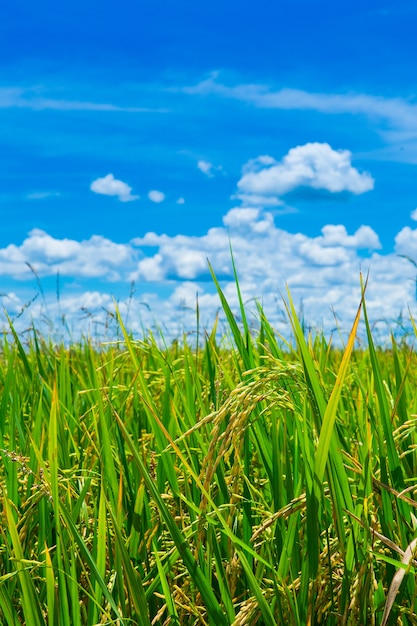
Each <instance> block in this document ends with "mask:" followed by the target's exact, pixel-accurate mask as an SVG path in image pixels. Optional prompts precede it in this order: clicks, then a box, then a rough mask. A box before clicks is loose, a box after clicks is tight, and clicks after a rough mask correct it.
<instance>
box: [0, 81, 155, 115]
mask: <svg viewBox="0 0 417 626" xmlns="http://www.w3.org/2000/svg"><path fill="white" fill-rule="evenodd" d="M11 108H17V109H32V110H34V111H43V110H47V109H51V110H55V111H97V112H99V111H103V112H113V111H114V112H123V113H166V112H167V109H162V108H161V109H159V108H148V107H137V106H120V105H116V104H111V103H102V102H90V101H84V100H70V99H68V100H67V99H56V98H48V97H45V96H42V92H41V90H40V89H39V88H38V87H32V88H22V87H1V88H0V109H11Z"/></svg>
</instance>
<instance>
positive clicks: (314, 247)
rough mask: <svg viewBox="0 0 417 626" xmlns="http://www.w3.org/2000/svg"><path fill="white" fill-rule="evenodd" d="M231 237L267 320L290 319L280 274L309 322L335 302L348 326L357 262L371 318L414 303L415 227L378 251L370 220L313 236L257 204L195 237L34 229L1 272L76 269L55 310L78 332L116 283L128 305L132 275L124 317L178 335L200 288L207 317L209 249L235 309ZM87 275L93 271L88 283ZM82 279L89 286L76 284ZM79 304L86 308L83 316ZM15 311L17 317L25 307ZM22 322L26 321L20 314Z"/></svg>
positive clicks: (210, 307) (207, 319)
mask: <svg viewBox="0 0 417 626" xmlns="http://www.w3.org/2000/svg"><path fill="white" fill-rule="evenodd" d="M230 244H231V245H232V249H233V255H234V259H235V262H236V267H237V270H238V274H239V276H240V286H241V289H242V295H243V298H244V300H245V301H247V302H248V303H249V304H248V308H249V309H250V310H253V311H255V310H256V307H255V304H253V298H258V299H259V300H260V301H262V303H263V306H264V309H265V312H266V314H267V316H268V317H269V319H270V321H271V323H272V324H273V325H274V326H275V328H277V330H278V331H280V332H282V333H284V334H285V335H288V333H289V332H290V329H289V326H288V324H286V323H285V322H284V321H283V315H282V302H281V293H285V286H286V285H287V284H288V285H289V287H290V289H291V293H292V296H293V299H294V302H295V303H296V305H297V306H298V305H299V303H300V302H301V300H302V301H303V304H304V312H305V317H306V320H307V323H308V324H311V325H312V326H313V327H320V328H324V330H325V331H326V332H329V331H330V330H331V329H332V328H334V324H335V322H334V317H333V309H334V310H335V311H336V313H337V315H338V318H339V320H340V324H341V326H342V328H344V329H346V330H347V329H348V328H349V325H350V324H351V323H352V320H353V318H354V315H355V312H356V308H357V306H358V304H359V301H360V285H359V272H360V271H361V270H362V271H363V273H364V274H366V272H367V270H368V268H370V283H369V288H368V292H367V302H368V310H369V313H370V317H371V321H372V320H378V319H381V318H384V319H386V320H387V322H388V323H390V321H391V320H393V319H395V318H396V317H397V316H398V315H399V313H400V311H401V310H403V311H404V313H405V314H406V313H407V307H408V306H410V307H411V309H412V310H413V311H415V310H416V302H415V268H414V267H413V266H412V264H411V263H409V262H407V260H405V259H404V258H401V257H400V256H399V255H401V254H403V255H408V256H410V258H414V257H415V250H416V249H417V229H414V230H413V229H411V228H409V227H405V228H403V229H402V230H401V231H400V232H399V233H398V235H397V237H396V240H395V245H396V248H395V251H394V252H393V253H390V254H383V253H382V252H378V250H380V249H381V244H380V241H379V238H378V235H377V233H376V232H375V231H374V230H373V229H372V228H370V227H369V226H367V225H362V226H360V227H359V228H357V229H356V230H355V231H354V232H348V231H347V229H346V227H345V226H344V225H342V224H327V225H325V226H323V228H322V230H321V233H320V234H318V236H315V237H311V236H308V235H306V234H304V233H301V232H298V233H290V232H288V231H286V230H284V229H282V228H279V226H278V225H277V224H276V223H275V220H274V217H273V215H272V213H271V212H269V211H266V210H261V209H260V208H258V207H236V208H233V209H231V210H230V211H229V212H228V213H227V214H226V215H225V216H224V218H223V225H221V226H216V227H213V228H210V229H209V230H208V231H207V232H206V233H205V234H204V235H203V236H198V237H197V236H196V237H189V236H186V235H181V234H179V235H176V236H172V237H171V236H168V235H160V234H157V233H152V232H149V233H146V234H145V236H144V237H141V238H136V239H133V240H132V241H131V242H128V243H124V244H116V243H115V242H113V241H111V240H109V239H105V238H103V237H99V236H94V237H91V238H90V239H88V240H85V241H75V240H72V239H55V238H53V237H51V236H50V235H49V234H48V233H46V232H44V231H42V230H39V229H35V230H33V231H31V233H29V235H28V237H27V238H26V239H25V240H24V241H23V243H22V244H21V245H20V246H17V245H13V244H10V245H9V246H7V247H5V248H2V249H0V276H1V277H3V279H7V277H12V278H15V279H19V280H20V281H22V282H21V283H20V285H21V287H19V289H20V290H22V289H23V288H24V285H27V284H30V285H32V290H33V283H34V281H33V276H32V275H31V273H30V270H29V268H28V266H27V265H26V264H27V263H30V264H31V265H32V266H33V267H34V268H35V270H36V271H37V273H38V275H39V276H40V278H41V280H42V279H43V277H45V276H53V275H56V274H57V272H58V271H59V274H60V276H61V277H62V278H64V277H67V278H70V277H73V278H76V279H78V283H79V285H80V286H79V287H78V288H77V290H78V292H77V293H73V291H74V290H75V286H74V284H73V283H71V281H69V282H70V285H71V286H70V291H71V293H70V294H68V293H67V291H68V288H67V291H65V289H64V290H63V291H62V293H61V299H60V306H61V312H62V311H65V314H66V316H67V319H68V322H69V323H70V322H71V323H73V325H74V328H76V330H77V332H79V331H80V329H81V328H84V327H83V326H82V324H87V323H88V324H90V322H91V319H92V318H91V315H90V313H91V314H93V315H94V319H95V320H96V323H97V324H105V319H106V313H105V311H104V312H103V307H104V308H105V309H108V308H111V307H112V294H113V293H114V290H116V291H117V290H118V297H117V299H118V301H119V302H120V307H121V310H122V311H125V312H126V311H127V307H128V293H129V283H130V281H131V280H135V281H137V290H138V295H137V296H136V297H135V298H134V299H133V302H132V303H131V307H132V309H131V316H130V319H131V320H132V324H133V325H135V324H136V326H134V328H133V330H136V331H137V332H140V328H141V323H143V324H144V326H145V327H149V326H150V325H152V324H153V323H154V321H155V320H156V322H157V323H158V324H160V325H161V327H163V328H164V329H166V332H168V333H171V334H172V335H175V334H178V333H180V332H181V324H183V325H184V327H185V328H187V327H188V329H193V328H194V327H195V326H194V325H195V313H194V309H195V302H196V292H197V291H198V294H199V305H200V311H201V320H202V323H204V324H207V325H211V324H212V323H213V320H214V317H215V314H216V312H217V310H218V307H219V300H218V297H217V295H216V294H215V289H214V287H213V283H212V280H211V277H210V274H209V271H208V265H207V259H209V260H210V262H211V264H212V266H213V268H214V270H215V272H216V274H217V275H218V277H219V279H220V280H221V283H222V286H223V289H224V292H225V294H226V297H227V298H228V300H229V303H230V306H231V307H232V310H237V307H238V299H237V295H236V290H235V286H234V280H233V268H232V263H231V257H230V248H229V245H230ZM89 279H95V282H94V286H93V288H92V289H91V284H90V283H89V282H88V281H89ZM105 281H107V283H106V282H105ZM5 282H6V283H7V281H5ZM18 284H19V283H16V285H18ZM86 284H87V285H89V286H90V288H89V289H88V288H86V289H85V290H83V285H86ZM139 286H140V287H139ZM159 290H163V296H162V295H161V296H159V295H158V292H159ZM31 293H33V291H31ZM120 293H122V294H124V296H123V297H120ZM19 294H20V292H19V290H18V288H17V287H16V289H15V288H13V290H10V293H9V294H8V295H9V296H10V297H9V298H4V299H3V304H4V305H5V306H6V307H9V309H11V310H12V311H13V312H14V314H15V315H17V313H18V311H19V310H20V309H21V308H22V307H23V305H24V303H25V301H27V300H29V299H30V297H23V296H21V295H19ZM12 296H13V297H12ZM54 298H55V300H56V296H55V293H54V294H53V295H52V294H51V295H50V296H48V307H49V308H48V315H55V313H56V316H57V317H56V319H57V320H59V315H58V313H59V311H58V309H57V305H56V303H55V304H54ZM42 306H44V305H43V304H42V302H41V299H39V298H38V300H37V301H36V302H35V303H34V305H32V306H31V307H30V309H29V312H28V313H27V315H29V317H30V315H33V317H34V318H35V319H41V317H42V315H41V313H42ZM36 307H37V308H36ZM80 307H84V308H86V309H88V314H87V313H85V312H84V313H83V316H84V318H85V319H84V321H82V323H81V322H80V315H81V313H80ZM54 311H55V313H54ZM0 317H1V314H0ZM21 319H22V324H23V322H24V316H22V318H21ZM19 323H20V318H19ZM24 323H25V324H26V326H27V323H28V322H27V318H26V321H25V322H24ZM97 328H99V327H97ZM103 328H104V326H103ZM384 328H385V330H386V327H384ZM100 332H101V331H100Z"/></svg>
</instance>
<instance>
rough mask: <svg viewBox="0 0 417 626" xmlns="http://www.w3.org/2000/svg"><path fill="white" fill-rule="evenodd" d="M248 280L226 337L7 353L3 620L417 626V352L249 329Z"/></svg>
mask: <svg viewBox="0 0 417 626" xmlns="http://www.w3.org/2000/svg"><path fill="white" fill-rule="evenodd" d="M233 268H234V272H235V278H236V288H237V296H238V311H233V310H232V308H231V306H230V305H229V303H228V302H227V299H226V297H225V295H224V293H223V291H222V288H221V285H220V283H219V281H218V280H217V278H216V276H215V275H214V273H212V275H213V281H214V284H215V286H216V288H217V291H218V294H219V298H220V301H221V303H222V307H223V314H224V316H225V319H226V324H227V331H226V335H227V336H226V337H219V324H218V319H216V320H214V323H213V327H212V329H209V330H207V331H204V330H202V329H201V328H200V321H199V316H198V313H197V322H196V324H197V333H198V337H197V339H196V341H194V342H190V341H189V339H188V335H184V336H183V337H180V338H178V340H177V341H175V342H174V343H172V344H167V343H166V341H165V340H164V337H163V336H162V334H161V335H160V336H159V337H157V338H155V337H154V336H153V335H152V334H151V333H149V334H147V335H144V337H143V338H142V339H140V340H137V339H135V338H134V337H133V336H132V335H131V334H130V333H129V332H128V330H127V329H126V328H125V325H124V323H123V320H122V318H121V315H120V314H119V312H117V311H116V314H115V318H114V319H115V323H117V325H118V331H117V333H118V337H120V339H119V340H118V341H117V342H115V343H106V344H104V343H103V344H102V345H101V346H98V345H94V344H93V343H92V341H90V340H89V339H83V340H82V341H80V342H79V343H78V344H77V343H71V344H70V345H69V346H67V347H65V346H64V345H56V344H54V343H53V342H52V341H50V340H48V339H47V338H45V337H42V336H41V335H39V334H38V333H37V332H36V331H35V330H33V333H32V335H31V336H30V337H29V338H26V340H25V341H23V339H22V337H20V336H18V334H17V333H16V332H15V331H14V329H13V327H11V340H10V339H8V338H7V337H6V336H4V337H3V339H2V340H0V454H1V457H2V466H1V469H0V512H1V516H2V525H1V527H0V623H4V624H7V626H9V625H13V626H17V625H19V624H31V625H32V624H33V625H34V626H36V625H37V624H42V625H43V624H48V626H51V625H52V626H72V625H79V626H84V625H86V626H96V625H98V624H117V625H119V626H120V625H126V626H128V625H129V626H130V625H131V624H139V625H141V626H142V625H143V626H149V625H151V624H152V625H154V624H164V625H169V624H173V625H177V626H179V625H188V624H190V625H194V624H195V625H197V624H216V625H217V624H224V625H225V626H226V625H232V624H235V625H237V626H244V625H245V626H252V625H254V624H259V625H261V624H268V625H270V626H272V625H274V624H292V625H294V626H295V625H299V624H309V625H313V624H317V625H319V624H323V625H324V624H326V625H327V624H329V625H339V624H340V625H354V624H355V625H356V624H372V625H375V626H386V625H387V624H416V623H417V593H416V592H417V589H416V585H415V575H414V568H415V567H416V559H415V554H414V553H415V539H416V528H417V512H416V508H417V501H416V500H415V491H416V481H417V462H416V450H417V394H416V393H415V384H416V377H417V359H416V355H415V353H414V351H413V349H412V348H410V347H409V345H408V344H407V342H405V341H401V340H398V339H396V338H395V337H394V335H393V336H392V340H391V346H390V347H389V348H385V349H381V348H380V347H379V346H378V345H376V344H375V341H374V337H373V334H372V330H371V329H372V322H371V320H370V319H369V317H368V312H367V309H366V301H365V297H363V301H362V302H361V303H358V314H357V316H356V318H355V320H352V331H351V333H350V334H349V337H348V339H347V341H346V344H345V346H344V348H343V349H342V348H338V347H336V346H334V345H332V342H331V341H327V339H326V338H325V337H324V336H323V334H320V333H319V334H317V335H312V334H311V333H310V334H307V335H306V332H305V328H304V327H303V324H302V321H300V319H299V316H298V315H297V312H296V307H295V304H294V302H293V301H292V299H291V294H290V293H289V292H288V293H287V297H286V310H287V316H288V320H289V322H290V325H291V328H292V333H293V339H294V343H290V342H288V341H287V340H285V339H284V338H283V337H280V336H279V335H278V334H277V333H276V332H275V331H274V329H273V327H272V325H271V324H270V322H269V321H268V319H267V317H266V315H265V313H264V311H263V309H262V307H261V305H259V304H257V316H258V327H257V330H253V329H252V328H251V324H250V320H249V312H248V311H247V310H246V307H245V306H244V303H243V299H242V295H241V292H240V287H239V281H238V277H237V272H236V268H235V266H234V265H233ZM364 291H365V290H364ZM306 314H307V315H308V312H306ZM361 316H363V323H364V330H365V333H366V334H367V344H366V346H365V347H364V346H363V344H361V345H360V347H358V346H357V345H356V343H355V337H356V333H357V329H358V327H359V324H360V317H361ZM238 319H239V320H240V321H238ZM412 323H413V321H412ZM190 330H192V329H190ZM414 330H415V332H416V336H417V330H416V327H415V325H414Z"/></svg>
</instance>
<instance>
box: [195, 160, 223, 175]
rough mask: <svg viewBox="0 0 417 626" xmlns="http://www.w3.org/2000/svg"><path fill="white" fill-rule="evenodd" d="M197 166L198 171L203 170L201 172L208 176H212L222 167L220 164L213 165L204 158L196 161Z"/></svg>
mask: <svg viewBox="0 0 417 626" xmlns="http://www.w3.org/2000/svg"><path fill="white" fill-rule="evenodd" d="M197 167H198V169H199V170H200V172H203V174H205V175H206V176H208V177H209V178H212V177H213V176H214V174H215V172H216V171H217V172H220V171H222V169H223V167H222V166H221V165H213V163H210V161H204V160H201V161H198V163H197Z"/></svg>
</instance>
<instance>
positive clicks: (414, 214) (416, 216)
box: [410, 209, 417, 222]
mask: <svg viewBox="0 0 417 626" xmlns="http://www.w3.org/2000/svg"><path fill="white" fill-rule="evenodd" d="M410 217H411V219H412V220H414V221H415V222H417V209H414V211H411V214H410Z"/></svg>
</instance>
